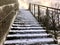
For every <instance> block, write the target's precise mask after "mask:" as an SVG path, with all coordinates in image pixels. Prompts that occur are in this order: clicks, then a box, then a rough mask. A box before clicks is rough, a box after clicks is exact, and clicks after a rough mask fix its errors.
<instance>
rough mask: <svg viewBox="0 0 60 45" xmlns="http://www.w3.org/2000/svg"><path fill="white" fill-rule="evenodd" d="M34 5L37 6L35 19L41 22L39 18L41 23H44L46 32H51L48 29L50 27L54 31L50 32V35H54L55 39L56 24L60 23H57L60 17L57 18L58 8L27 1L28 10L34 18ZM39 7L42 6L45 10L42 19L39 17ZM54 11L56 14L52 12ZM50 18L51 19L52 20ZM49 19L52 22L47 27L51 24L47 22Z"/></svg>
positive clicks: (59, 13)
mask: <svg viewBox="0 0 60 45" xmlns="http://www.w3.org/2000/svg"><path fill="white" fill-rule="evenodd" d="M36 7H37V10H38V11H37V12H38V13H37V20H38V22H41V20H42V23H44V25H45V26H46V28H47V32H48V33H51V32H50V31H51V29H52V31H54V33H52V35H54V38H55V39H56V40H57V36H58V34H57V31H58V28H57V24H58V26H59V25H60V24H59V22H60V21H59V20H60V18H59V15H60V9H58V8H53V7H48V6H44V5H39V4H32V3H29V10H30V12H31V13H32V15H34V17H35V18H36V12H35V11H36ZM41 7H44V8H45V11H46V12H45V14H46V15H45V16H46V17H44V20H43V19H41V17H40V16H41ZM50 9H51V10H50ZM32 11H33V12H32ZM50 11H51V14H50ZM54 13H56V14H54ZM50 15H51V17H50ZM55 17H56V18H58V19H57V21H58V23H56V22H55V21H56V19H55ZM50 20H52V22H51V21H50ZM44 21H45V22H44ZM49 21H50V22H51V23H52V27H49V26H51V25H50V24H49ZM49 28H51V29H49ZM56 40H55V41H56ZM55 43H57V42H55Z"/></svg>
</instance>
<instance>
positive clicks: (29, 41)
mask: <svg viewBox="0 0 60 45" xmlns="http://www.w3.org/2000/svg"><path fill="white" fill-rule="evenodd" d="M53 41H54V39H53V38H42V39H41V38H40V39H39V38H38V39H21V40H19V39H18V40H6V41H5V43H4V44H13V43H15V44H16V43H27V44H30V43H31V44H32V43H39V42H45V43H46V42H53Z"/></svg>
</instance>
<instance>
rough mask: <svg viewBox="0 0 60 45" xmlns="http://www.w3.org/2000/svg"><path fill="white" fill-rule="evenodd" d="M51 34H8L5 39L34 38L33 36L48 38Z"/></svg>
mask: <svg viewBox="0 0 60 45" xmlns="http://www.w3.org/2000/svg"><path fill="white" fill-rule="evenodd" d="M49 35H51V34H46V33H40V34H9V35H7V37H34V36H43V37H44V36H49Z"/></svg>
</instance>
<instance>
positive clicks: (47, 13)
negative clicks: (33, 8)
mask: <svg viewBox="0 0 60 45" xmlns="http://www.w3.org/2000/svg"><path fill="white" fill-rule="evenodd" d="M46 16H47V17H46V27H47V29H48V27H49V26H48V24H49V23H48V22H49V10H48V7H47V9H46Z"/></svg>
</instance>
